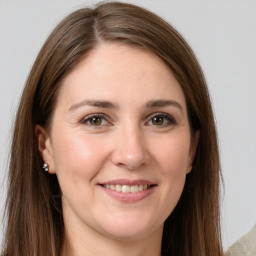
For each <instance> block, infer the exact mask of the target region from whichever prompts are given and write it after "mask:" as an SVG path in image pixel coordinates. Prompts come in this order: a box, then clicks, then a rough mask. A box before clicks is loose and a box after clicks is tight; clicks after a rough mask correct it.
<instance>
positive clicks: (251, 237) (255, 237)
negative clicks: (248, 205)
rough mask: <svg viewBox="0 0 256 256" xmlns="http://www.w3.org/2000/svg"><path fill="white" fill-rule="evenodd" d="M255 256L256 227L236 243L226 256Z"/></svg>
mask: <svg viewBox="0 0 256 256" xmlns="http://www.w3.org/2000/svg"><path fill="white" fill-rule="evenodd" d="M241 255H243V256H254V255H256V225H255V226H254V227H253V229H252V230H251V231H250V232H249V233H248V234H246V235H245V236H243V237H242V238H241V239H239V240H238V241H237V242H235V243H234V244H233V245H232V246H231V247H230V248H229V249H228V251H227V253H226V254H225V256H241Z"/></svg>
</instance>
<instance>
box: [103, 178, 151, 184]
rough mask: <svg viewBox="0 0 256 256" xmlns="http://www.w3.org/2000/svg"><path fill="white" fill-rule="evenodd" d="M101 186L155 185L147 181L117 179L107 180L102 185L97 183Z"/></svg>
mask: <svg viewBox="0 0 256 256" xmlns="http://www.w3.org/2000/svg"><path fill="white" fill-rule="evenodd" d="M99 184H101V185H106V184H109V185H129V186H132V185H143V184H147V185H155V183H153V182H151V181H149V180H129V179H117V180H109V181H105V182H102V183H99Z"/></svg>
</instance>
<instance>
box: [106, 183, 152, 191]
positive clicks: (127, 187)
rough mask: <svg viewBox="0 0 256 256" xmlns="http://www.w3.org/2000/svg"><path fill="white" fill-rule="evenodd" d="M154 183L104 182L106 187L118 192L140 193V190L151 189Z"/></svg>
mask: <svg viewBox="0 0 256 256" xmlns="http://www.w3.org/2000/svg"><path fill="white" fill-rule="evenodd" d="M151 186H152V185H148V184H140V185H132V186H130V185H120V184H117V185H114V184H103V187H104V188H107V189H111V190H115V191H116V192H122V193H138V192H140V191H143V190H146V189H149V188H150V187H151Z"/></svg>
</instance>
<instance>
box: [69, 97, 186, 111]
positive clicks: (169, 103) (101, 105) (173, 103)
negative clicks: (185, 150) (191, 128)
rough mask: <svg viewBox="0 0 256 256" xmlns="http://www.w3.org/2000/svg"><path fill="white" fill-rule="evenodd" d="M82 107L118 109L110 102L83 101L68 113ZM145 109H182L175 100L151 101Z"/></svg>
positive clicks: (74, 105) (72, 107)
mask: <svg viewBox="0 0 256 256" xmlns="http://www.w3.org/2000/svg"><path fill="white" fill-rule="evenodd" d="M83 106H91V107H97V108H111V109H119V106H118V105H116V104H113V103H112V102H110V101H102V100H83V101H81V102H78V103H76V104H73V105H72V106H71V107H70V108H69V111H71V112H73V111H75V110H77V109H78V108H80V107H83ZM145 106H146V108H156V107H167V106H174V107H177V108H179V109H180V111H181V112H182V113H183V108H182V106H181V104H179V103H178V102H177V101H175V100H162V99H161V100H160V99H159V100H151V101H149V102H147V103H146V105H145Z"/></svg>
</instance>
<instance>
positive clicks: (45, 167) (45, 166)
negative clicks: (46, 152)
mask: <svg viewBox="0 0 256 256" xmlns="http://www.w3.org/2000/svg"><path fill="white" fill-rule="evenodd" d="M43 169H44V171H46V172H48V171H49V165H48V164H46V163H45V164H44V165H43Z"/></svg>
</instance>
